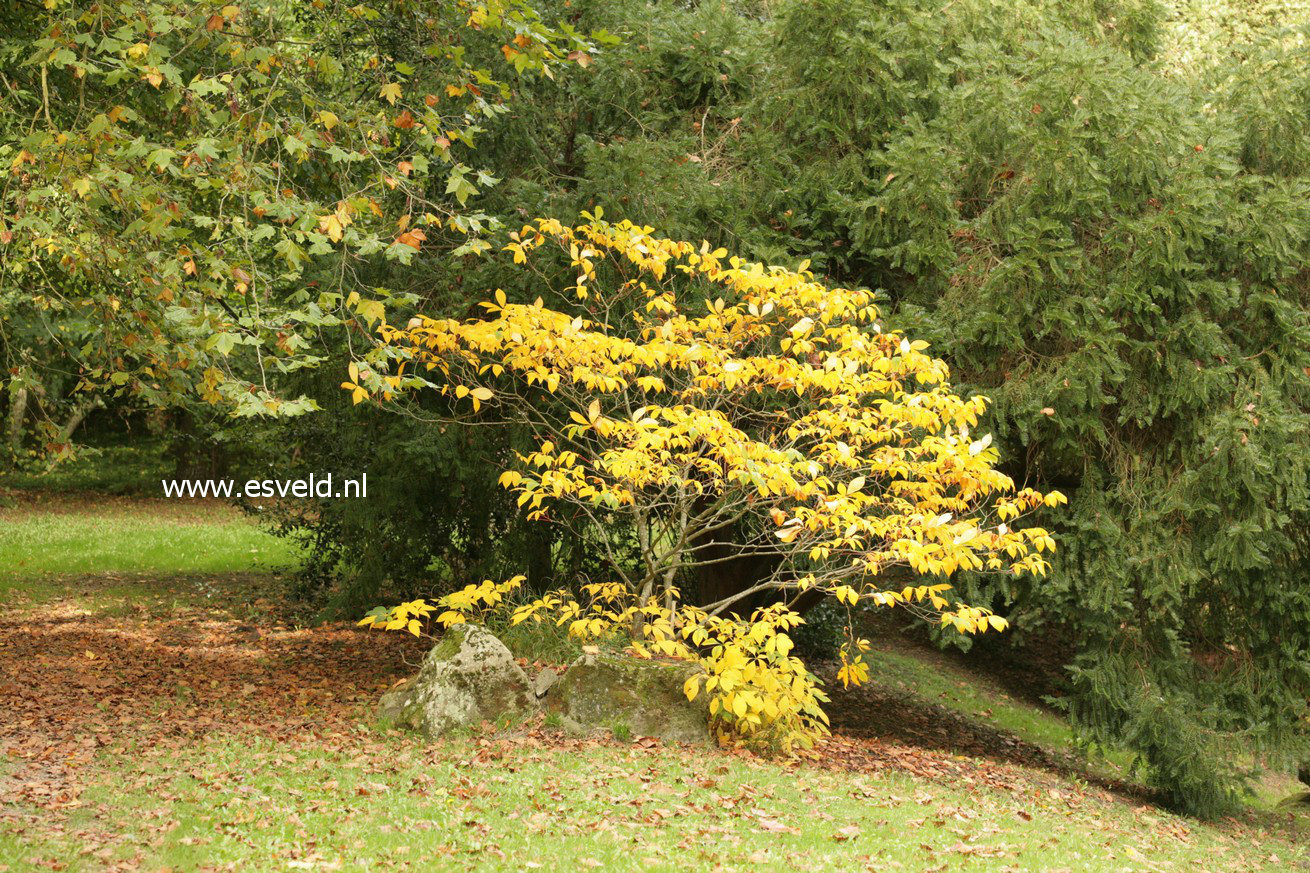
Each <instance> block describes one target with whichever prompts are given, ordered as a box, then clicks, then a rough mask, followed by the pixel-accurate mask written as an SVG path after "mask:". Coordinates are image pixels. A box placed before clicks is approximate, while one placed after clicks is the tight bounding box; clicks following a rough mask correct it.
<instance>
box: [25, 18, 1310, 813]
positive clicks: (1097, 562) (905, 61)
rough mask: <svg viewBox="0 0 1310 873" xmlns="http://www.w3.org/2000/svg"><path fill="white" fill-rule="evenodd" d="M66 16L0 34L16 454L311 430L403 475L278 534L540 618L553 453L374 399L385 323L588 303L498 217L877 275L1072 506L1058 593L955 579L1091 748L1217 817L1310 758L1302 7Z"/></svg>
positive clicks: (354, 577)
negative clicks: (523, 461)
mask: <svg viewBox="0 0 1310 873" xmlns="http://www.w3.org/2000/svg"><path fill="white" fill-rule="evenodd" d="M46 5H47V6H49V7H50V8H48V9H45V10H41V9H37V8H35V6H34V5H24V4H17V5H11V6H10V7H8V10H7V11H6V12H4V13H0V16H4V18H0V20H2V21H3V23H4V25H5V32H6V33H7V36H6V37H5V38H4V39H3V42H0V64H2V65H3V69H2V70H0V74H2V75H3V77H4V81H3V91H4V94H3V97H2V98H0V99H3V100H4V108H5V115H4V120H3V121H0V124H3V125H4V137H3V145H0V157H2V158H3V159H4V161H5V166H6V167H7V168H8V176H7V182H6V185H5V188H4V191H3V195H0V203H2V206H0V243H2V245H0V316H2V317H3V322H4V326H3V329H0V336H3V341H4V355H5V365H4V367H5V374H4V376H3V378H4V379H5V380H6V381H5V383H4V384H5V387H6V388H7V396H8V397H9V401H8V403H9V411H10V420H11V422H12V421H14V420H15V419H14V415H13V413H14V410H18V415H17V422H18V429H17V431H11V433H14V432H19V433H20V436H19V439H22V436H21V431H22V430H23V420H24V416H28V417H31V416H45V417H54V416H55V413H56V412H58V413H59V415H58V418H59V419H60V421H62V422H65V423H66V422H67V420H68V418H69V417H70V415H71V414H72V412H74V411H75V410H76V408H77V401H78V399H79V396H80V395H87V396H92V395H100V396H102V397H104V398H105V400H106V402H107V403H108V404H109V405H110V407H111V408H112V409H115V410H121V409H129V408H142V407H144V406H147V405H163V406H169V407H174V408H176V407H178V406H179V405H186V406H188V407H189V408H191V409H193V410H199V409H204V408H209V407H212V406H215V405H217V406H219V407H221V408H222V409H224V410H235V411H236V412H238V413H244V414H247V415H251V414H257V415H271V414H276V415H277V416H279V417H278V418H277V419H265V420H257V421H256V422H255V423H253V424H245V425H242V426H241V427H240V428H239V429H238V430H237V431H236V432H235V433H234V434H231V436H233V437H234V438H235V439H236V441H237V442H238V443H240V444H242V445H245V446H248V447H253V448H251V451H254V452H256V453H257V454H259V455H260V457H262V458H265V459H267V460H268V462H270V463H273V464H274V465H275V467H276V468H277V469H278V470H279V475H294V474H295V471H296V469H297V467H298V465H299V467H300V468H303V469H304V470H311V469H312V470H315V471H326V470H340V471H341V472H342V473H343V474H351V473H353V472H355V471H358V470H361V469H368V470H369V471H370V474H371V476H377V477H378V478H377V479H371V480H370V485H371V488H370V497H372V495H373V494H375V493H376V494H379V495H381V496H380V497H378V498H377V499H370V500H369V501H367V502H361V503H349V502H334V503H325V504H322V505H319V506H312V507H309V508H307V509H303V511H301V512H299V513H297V514H296V515H294V516H288V517H286V518H284V519H283V525H284V529H285V530H287V531H288V532H298V533H300V534H302V535H305V536H308V537H310V538H311V539H312V541H313V543H314V544H315V546H316V548H317V551H316V555H317V557H318V559H319V560H317V561H316V562H314V563H312V565H311V566H313V567H315V568H316V569H317V570H318V571H319V581H320V582H321V583H322V584H324V585H329V584H330V585H335V588H334V589H333V590H335V591H336V595H335V596H336V597H337V598H338V600H339V602H341V603H351V602H357V601H358V600H359V599H360V598H364V599H367V598H369V597H371V596H372V593H373V592H374V591H376V590H377V588H378V586H380V585H382V584H384V582H386V581H388V580H390V582H391V583H394V584H396V585H398V586H400V587H409V588H412V589H428V588H431V587H434V586H435V587H438V588H441V587H443V586H445V587H447V588H448V587H449V586H451V585H454V584H456V583H462V582H463V581H465V580H466V577H467V575H468V574H481V573H489V574H497V573H498V574H500V575H507V573H506V571H512V572H519V571H520V570H527V571H529V577H530V584H532V585H533V587H535V588H537V589H538V590H541V589H542V588H543V587H544V586H545V585H546V584H548V583H549V582H550V581H551V580H553V579H555V578H557V577H558V578H559V579H561V580H562V579H565V578H569V577H570V576H571V574H574V573H576V572H577V571H578V570H579V569H580V568H584V567H587V566H596V562H597V561H598V559H597V557H596V555H595V554H593V552H592V550H591V549H589V547H588V544H587V543H586V542H585V541H576V540H574V539H570V538H569V537H567V536H566V535H564V534H562V533H560V532H559V531H555V530H550V529H548V530H536V529H534V528H530V527H525V526H523V525H522V524H521V522H520V519H519V516H518V514H517V512H516V511H515V508H514V507H513V506H512V504H511V503H509V502H508V501H507V498H506V496H505V495H504V494H503V493H500V492H499V491H498V490H497V489H496V488H494V478H495V472H494V471H495V470H497V469H498V468H499V466H500V465H501V462H502V461H503V459H504V457H505V456H506V454H507V453H508V452H510V451H511V450H512V449H513V448H514V447H516V446H521V445H522V439H523V435H522V434H517V433H516V432H514V431H513V430H512V429H511V428H508V427H503V428H483V429H479V431H478V433H477V434H474V435H470V434H468V433H467V432H464V431H460V430H458V429H451V430H448V431H441V430H439V429H437V428H435V427H433V426H429V425H426V424H423V423H422V422H421V421H420V420H419V418H421V417H422V415H423V414H425V413H428V414H430V413H434V412H437V411H439V410H438V409H437V408H436V407H437V406H438V405H439V404H440V403H441V402H442V401H441V400H440V399H434V398H431V397H428V398H424V399H421V400H415V401H414V402H415V403H416V404H427V405H428V407H429V408H428V409H426V410H424V409H422V408H419V407H411V408H410V409H409V410H408V411H410V412H411V413H414V415H413V416H405V415H394V414H391V413H390V412H387V411H384V410H383V409H381V408H380V407H378V406H374V405H373V404H372V403H364V404H360V405H358V406H354V405H352V404H351V403H350V400H349V397H348V395H344V394H343V392H341V391H340V389H339V387H338V386H339V384H340V382H341V381H342V379H343V378H345V377H344V375H343V374H344V371H345V366H346V362H347V360H348V359H351V360H359V361H370V360H371V361H373V362H374V363H380V359H379V358H378V355H379V354H380V353H379V351H378V350H377V349H376V348H374V346H373V344H372V342H373V341H372V339H371V337H372V336H373V331H372V330H371V328H372V326H374V325H376V324H377V323H378V322H379V321H381V320H383V319H385V320H387V321H388V322H390V323H392V324H398V325H400V324H404V323H405V322H406V321H407V319H408V318H409V317H410V316H411V315H412V314H413V313H414V312H417V311H422V312H425V313H427V314H430V315H434V316H450V317H456V318H460V317H469V316H472V315H474V314H475V313H474V309H473V307H474V305H475V304H476V302H477V301H479V300H482V299H484V298H485V296H486V295H487V292H488V291H489V290H490V289H493V288H497V287H499V288H503V289H504V290H505V291H506V293H507V295H508V297H509V299H510V300H512V301H518V302H528V301H531V300H532V299H534V298H535V297H536V296H538V295H539V294H542V293H543V292H544V291H545V289H548V288H549V287H553V286H555V284H556V283H552V282H544V281H541V277H533V276H530V275H529V276H524V275H523V274H522V273H521V272H518V271H513V270H511V269H508V268H507V266H506V264H505V262H504V260H503V259H494V258H487V257H484V256H483V255H484V253H485V252H486V251H487V250H488V249H490V248H492V247H496V248H498V247H500V246H501V245H503V244H504V239H503V238H502V237H500V236H499V235H498V233H499V232H498V231H497V230H496V229H495V228H496V227H498V226H501V225H507V226H518V225H520V224H522V223H523V221H524V220H525V219H526V218H528V217H532V216H538V215H553V216H558V217H560V218H561V219H565V220H568V219H571V218H572V217H573V216H575V215H576V214H577V213H578V212H580V211H581V210H583V209H592V208H594V207H596V206H603V207H604V209H605V211H606V213H607V215H608V216H610V217H611V218H613V219H616V220H617V219H622V218H628V219H631V220H632V221H634V222H637V223H639V224H649V225H654V226H655V227H656V228H658V229H659V231H660V232H661V233H664V234H667V235H669V236H671V237H674V238H691V239H701V238H705V239H708V240H709V241H710V243H711V244H712V245H716V246H717V245H724V246H726V247H728V248H730V249H732V250H734V251H736V252H740V253H742V254H744V255H748V256H751V257H754V258H758V259H760V260H763V261H765V262H766V263H776V264H786V265H794V264H796V263H797V262H799V261H801V260H804V259H808V260H810V261H811V262H812V263H813V265H814V266H813V269H814V270H815V272H816V273H819V274H821V275H826V276H827V277H829V279H830V280H831V281H833V282H835V283H841V284H845V285H850V286H863V287H868V288H871V289H874V290H875V291H877V292H878V294H879V295H880V298H881V301H880V302H881V306H882V308H883V309H884V310H885V311H886V313H887V321H888V323H889V325H890V326H891V327H895V328H898V329H903V330H905V331H907V332H908V333H910V334H912V335H914V336H917V337H922V338H924V339H928V340H930V341H931V342H932V353H933V354H935V355H936V356H939V357H941V358H943V359H945V360H946V361H947V362H949V363H950V365H951V367H952V370H953V373H952V377H953V381H954V383H955V384H956V386H957V388H960V389H962V390H964V391H966V392H968V391H976V392H981V393H983V394H986V395H987V396H988V397H990V398H991V400H992V405H991V407H990V411H989V413H988V417H987V419H986V420H985V421H984V423H983V427H984V428H985V429H989V430H991V431H992V432H993V433H994V434H995V437H996V445H997V446H998V447H999V448H1000V452H1001V463H1002V468H1003V469H1004V470H1005V472H1007V473H1008V474H1010V475H1011V476H1012V477H1013V478H1014V479H1015V480H1016V481H1018V482H1020V483H1021V484H1027V485H1030V486H1032V487H1034V488H1037V489H1039V490H1047V489H1059V490H1061V491H1063V492H1064V493H1065V494H1066V495H1068V497H1069V499H1070V505H1069V506H1068V507H1066V508H1063V509H1061V510H1059V511H1054V512H1050V513H1048V514H1047V515H1046V516H1044V517H1042V518H1041V519H1040V521H1039V522H1038V523H1040V524H1042V525H1043V526H1045V527H1048V528H1050V529H1051V530H1052V531H1053V533H1054V534H1055V536H1056V538H1057V540H1058V541H1059V543H1060V550H1059V551H1058V552H1057V553H1056V555H1055V558H1054V559H1053V569H1052V573H1051V575H1050V576H1049V577H1048V578H1045V579H1023V578H1015V579H1013V580H1011V581H1006V580H999V581H998V580H997V579H994V578H987V579H983V578H970V577H968V576H964V577H962V578H958V579H956V580H955V584H956V585H957V587H958V588H960V589H961V590H962V595H963V596H964V597H965V599H966V600H969V601H970V602H977V603H987V604H990V605H992V606H993V607H994V608H996V609H997V610H998V611H1002V612H1004V613H1005V614H1007V615H1009V616H1010V617H1011V620H1012V622H1013V623H1014V624H1015V626H1016V628H1017V629H1018V632H1017V633H1015V634H1014V635H1013V639H1014V642H1015V644H1016V645H1019V646H1023V645H1024V644H1025V641H1035V640H1037V639H1041V638H1051V637H1055V638H1059V639H1060V640H1061V641H1062V642H1063V643H1064V644H1065V646H1066V647H1067V649H1068V650H1069V651H1070V652H1071V653H1072V654H1071V655H1070V658H1069V660H1068V663H1067V664H1066V665H1065V666H1066V667H1067V670H1065V671H1064V678H1063V682H1064V687H1063V689H1062V696H1061V701H1062V703H1063V705H1065V706H1066V707H1067V709H1068V712H1069V714H1070V716H1071V717H1072V719H1073V721H1074V723H1075V724H1076V726H1077V727H1078V728H1079V730H1080V731H1081V732H1082V735H1083V736H1084V737H1085V738H1086V739H1087V740H1089V741H1091V742H1094V743H1103V744H1123V745H1126V746H1128V747H1129V748H1131V749H1134V750H1136V751H1137V752H1139V753H1140V754H1141V756H1142V760H1143V763H1144V764H1145V765H1146V768H1147V772H1148V775H1149V776H1150V778H1151V779H1152V780H1153V782H1154V783H1155V784H1156V785H1158V786H1160V787H1162V788H1163V789H1165V790H1166V791H1167V792H1169V793H1170V795H1171V796H1172V797H1173V799H1174V800H1176V801H1177V802H1178V803H1179V804H1181V805H1184V806H1186V807H1188V808H1190V809H1192V810H1194V811H1198V812H1203V813H1208V812H1215V811H1217V810H1219V809H1221V808H1223V806H1224V804H1225V803H1226V802H1227V801H1228V800H1229V799H1230V797H1231V791H1232V790H1234V789H1235V788H1236V787H1237V786H1239V785H1240V777H1241V775H1242V771H1243V770H1244V768H1246V767H1247V766H1249V765H1250V764H1252V763H1254V762H1253V758H1252V755H1253V754H1269V755H1273V756H1275V757H1280V756H1281V757H1282V758H1285V759H1286V758H1291V757H1293V756H1296V755H1307V753H1306V751H1305V743H1306V725H1307V722H1306V719H1307V704H1306V701H1307V698H1310V583H1307V581H1306V579H1305V576H1304V574H1303V571H1302V569H1301V568H1302V566H1303V561H1304V560H1305V558H1306V549H1307V545H1308V543H1307V537H1306V531H1307V508H1308V502H1307V501H1308V500H1310V482H1308V481H1307V474H1308V473H1310V469H1308V468H1310V434H1308V433H1307V427H1308V426H1310V417H1308V416H1310V322H1308V320H1307V307H1308V306H1310V11H1308V10H1307V4H1305V3H1303V2H1294V0H1283V2H1264V3H1256V4H1248V3H1223V2H1203V0H1190V2H1188V0H1177V2H1171V3H1165V2H1154V0H1119V2H1116V0H1097V2H1091V0H1088V2H1070V3H1061V4H1049V3H1043V2H1036V0H1034V2H1014V3H995V2H986V0H956V2H950V3H947V2H941V0H890V2H873V0H854V2H851V0H843V2H837V0H817V2H800V0H797V2H778V3H766V2H758V3H752V2H736V3H731V2H722V0H706V2H645V0H641V2H638V0H619V2H613V0H604V2H602V0H570V2H563V0H560V2H540V3H537V4H535V7H534V8H533V9H529V8H527V7H526V6H523V5H520V4H518V3H490V4H482V5H477V4H474V5H470V6H465V5H462V4H444V3H443V4H437V3H413V2H389V3H378V4H375V7H376V8H366V7H363V6H347V5H345V4H338V3H333V2H323V3H318V4H315V5H314V8H312V9H311V8H310V7H303V9H302V6H301V5H300V4H286V5H285V6H283V5H279V4H271V5H267V4H266V5H263V6H258V7H254V6H252V7H244V6H240V5H233V6H225V5H223V4H218V3H200V4H188V5H185V6H184V5H182V4H177V3H167V2H158V3H154V4H122V5H117V6H115V5H99V6H92V5H90V4H78V3H73V4H69V3H64V2H51V3H47V4H46ZM470 16H472V18H470ZM470 22H472V24H470ZM611 32H612V33H614V34H618V35H619V37H620V39H619V41H618V42H617V43H614V42H613V41H611V40H609V39H608V37H607V34H608V33H611ZM584 34H585V35H586V36H584ZM543 73H552V75H543ZM563 266H564V265H561V268H563ZM377 369H378V371H379V373H375V374H374V375H376V376H378V377H379V378H380V372H381V369H382V368H381V367H378V368H377ZM373 387H376V386H373ZM37 396H39V398H40V399H39V400H36V399H29V398H34V397H37ZM19 398H23V399H22V400H21V402H20V399H19ZM38 407H39V409H38ZM317 407H321V409H322V411H321V412H319V413H316V414H314V415H305V416H301V417H288V416H289V415H290V414H292V413H297V412H301V411H307V410H310V409H313V408H317ZM99 414H100V415H102V416H103V415H105V413H99ZM223 427H224V428H228V427H229V425H223ZM492 434H494V435H492ZM26 439H27V443H26V445H28V446H31V445H34V444H35V442H37V441H38V439H37V438H36V437H33V436H30V435H29V436H28V437H27V438H26ZM40 441H42V442H47V443H51V444H53V445H56V446H59V445H63V444H64V443H65V442H67V438H66V435H64V434H62V433H60V428H58V427H56V428H53V429H52V430H51V431H49V432H48V433H47V435H46V437H45V438H44V439H42V440H40ZM282 471H285V473H283V472H282ZM375 483H376V484H375ZM525 563H526V564H527V566H525Z"/></svg>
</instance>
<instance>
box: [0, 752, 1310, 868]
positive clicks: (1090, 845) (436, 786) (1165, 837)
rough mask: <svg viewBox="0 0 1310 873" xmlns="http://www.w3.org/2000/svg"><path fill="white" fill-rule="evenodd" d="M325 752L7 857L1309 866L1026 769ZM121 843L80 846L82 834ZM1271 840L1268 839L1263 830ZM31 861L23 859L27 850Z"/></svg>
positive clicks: (229, 761)
mask: <svg viewBox="0 0 1310 873" xmlns="http://www.w3.org/2000/svg"><path fill="white" fill-rule="evenodd" d="M328 745H329V748H313V747H311V746H308V745H306V744H300V743H292V744H288V743H280V742H272V741H267V740H260V739H254V740H249V739H240V738H219V737H215V738H211V739H209V740H206V741H204V742H201V743H198V744H189V745H186V746H180V747H172V746H168V747H164V748H159V747H155V748H150V749H143V750H141V752H140V753H139V754H134V755H131V756H130V757H129V756H124V757H121V758H118V759H115V760H112V761H106V762H105V765H104V769H103V770H102V771H101V772H100V774H99V776H98V783H97V784H96V785H95V786H94V787H93V788H92V789H91V790H90V791H88V792H87V793H86V794H84V795H83V797H82V802H83V806H82V808H81V809H79V810H78V811H77V812H76V813H74V814H73V815H72V816H71V818H70V819H69V821H68V823H67V825H66V827H65V828H64V831H63V833H64V836H63V837H58V836H38V837H37V838H36V839H35V840H34V841H33V840H24V839H21V838H18V837H15V836H14V835H13V834H12V833H11V834H9V835H6V836H0V857H8V858H11V859H22V860H23V861H26V862H27V863H39V862H41V861H43V860H46V859H62V860H64V861H65V862H67V863H68V865H69V866H68V868H67V869H69V870H79V869H98V868H99V867H100V866H101V865H103V864H104V863H105V862H107V861H115V860H120V861H130V862H131V863H132V864H133V865H140V866H141V867H142V868H143V869H149V870H155V869H162V868H168V869H173V870H195V869H202V868H221V867H227V868H232V867H234V868H235V869H241V870H286V869H323V870H336V869H348V870H369V869H378V870H382V869H387V870H389V869H420V870H421V869H478V870H521V869H545V870H581V869H593V868H594V869H598V870H689V869H699V870H714V869H723V870H752V869H767V870H797V869H801V870H857V869H878V870H884V869H901V870H913V871H917V870H928V869H933V870H938V869H951V870H955V869H997V870H1000V869H1005V870H1060V869H1064V870H1123V869H1129V870H1140V869H1160V870H1166V869H1182V868H1193V869H1204V870H1221V869H1222V870H1256V869H1280V866H1279V865H1282V867H1281V869H1289V868H1292V867H1295V866H1296V864H1298V863H1300V862H1310V849H1307V848H1306V847H1304V846H1297V845H1296V844H1295V843H1293V842H1291V841H1290V839H1289V836H1288V835H1287V834H1275V833H1270V832H1264V833H1261V832H1260V831H1259V830H1258V829H1257V830H1255V831H1252V830H1247V829H1240V830H1239V829H1234V828H1233V827H1228V828H1215V827H1210V826H1206V825H1199V824H1197V823H1195V822H1192V821H1188V820H1185V819H1182V818H1178V817H1176V816H1173V815H1170V814H1168V813H1164V812H1161V811H1159V810H1156V809H1153V808H1147V807H1140V806H1136V805H1133V804H1129V803H1125V802H1121V801H1109V802H1107V801H1106V800H1104V799H1102V798H1100V797H1097V796H1089V795H1087V794H1085V793H1083V792H1082V791H1080V790H1075V789H1070V788H1069V787H1068V786H1063V785H1060V784H1058V783H1046V782H1043V781H1041V780H1034V781H1027V780H1025V779H1024V777H1022V776H1019V777H1017V778H1016V782H1015V783H1014V784H1013V785H1009V786H1007V787H1005V788H998V787H992V786H989V785H985V784H977V783H973V784H970V783H969V782H963V781H962V782H961V783H959V784H950V783H948V782H939V781H929V780H922V779H916V778H913V777H911V776H909V775H906V774H904V773H897V772H873V773H869V772H856V773H848V772H833V771H829V770H819V769H814V768H811V767H808V766H799V767H782V766H777V765H776V764H772V763H768V762H760V761H757V760H750V759H746V760H743V759H741V758H737V757H733V756H729V755H726V754H712V755H706V754H686V753H682V752H678V751H676V750H662V749H654V750H647V749H643V748H640V747H633V746H619V745H615V744H604V743H594V742H593V743H585V742H565V741H555V742H552V741H536V740H533V741H525V740H522V739H516V738H508V739H505V740H503V741H497V740H495V739H493V740H492V741H486V740H483V741H481V742H475V741H460V742H453V743H449V744H445V745H440V746H436V747H432V748H425V747H423V746H421V745H419V744H417V743H415V742H414V741H412V740H409V739H408V738H403V737H396V736H387V735H379V734H375V733H373V734H369V733H365V734H362V735H357V736H354V737H351V738H349V739H346V740H339V741H337V742H331V743H329V744H328ZM97 830H100V831H107V832H110V833H112V834H114V835H115V838H114V839H110V840H106V841H105V842H104V843H103V845H101V844H97V845H98V846H99V847H98V848H97V849H95V851H94V852H93V853H91V854H89V855H83V856H78V855H77V854H76V851H77V849H78V846H77V845H76V844H75V842H74V841H72V840H70V839H69V838H68V836H69V835H70V834H75V833H77V832H78V831H85V832H94V831H97ZM1257 835H1259V836H1262V837H1263V838H1264V840H1262V841H1261V840H1254V839H1253V837H1255V836H1257ZM20 863H21V862H20Z"/></svg>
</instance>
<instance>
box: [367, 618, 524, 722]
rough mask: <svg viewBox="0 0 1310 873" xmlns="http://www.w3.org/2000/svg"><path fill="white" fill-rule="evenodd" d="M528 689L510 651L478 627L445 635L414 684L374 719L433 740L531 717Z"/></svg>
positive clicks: (386, 698) (393, 694) (388, 698)
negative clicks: (488, 724)
mask: <svg viewBox="0 0 1310 873" xmlns="http://www.w3.org/2000/svg"><path fill="white" fill-rule="evenodd" d="M531 689H532V686H531V683H530V682H529V681H528V677H527V675H526V674H525V673H524V672H523V670H521V669H520V668H519V665H518V664H516V663H514V657H513V655H511V654H510V651H509V649H507V648H505V645H504V644H503V643H502V642H501V641H500V640H498V639H496V637H495V636H493V635H492V633H491V632H490V631H488V630H487V629H486V628H484V627H481V626H479V625H472V624H458V625H455V626H454V627H452V628H451V629H450V630H448V631H446V635H445V636H444V637H442V638H441V642H439V643H438V644H437V645H436V646H435V647H433V649H432V651H430V652H428V655H427V657H426V658H424V659H423V667H422V669H420V670H419V674H418V675H417V676H415V677H414V678H413V679H410V680H409V681H407V682H405V683H404V684H402V685H400V686H398V687H396V688H395V689H393V690H392V691H389V692H387V693H386V694H385V695H383V697H382V701H381V704H380V706H379V714H380V715H381V716H382V717H383V718H387V719H390V720H393V721H395V722H396V724H398V725H400V726H402V727H406V728H409V729H411V730H415V731H418V732H419V733H421V734H423V735H424V736H425V737H428V738H429V739H435V738H437V737H440V736H444V735H445V734H448V733H450V732H451V731H453V730H456V729H459V728H469V727H476V726H478V725H480V724H481V723H482V722H484V721H495V720H497V719H499V718H500V717H502V716H510V717H513V718H521V717H523V716H526V715H529V714H531V713H532V712H534V711H535V709H536V707H535V700H534V698H533V694H532V690H531Z"/></svg>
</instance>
